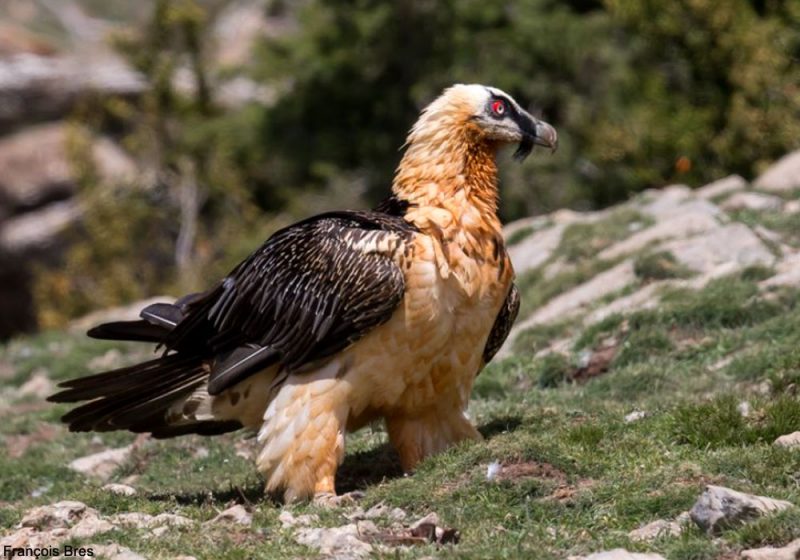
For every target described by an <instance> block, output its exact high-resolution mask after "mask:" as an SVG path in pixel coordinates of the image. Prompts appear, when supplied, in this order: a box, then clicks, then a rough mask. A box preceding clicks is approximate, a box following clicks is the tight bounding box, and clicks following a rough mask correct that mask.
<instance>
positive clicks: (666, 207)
mask: <svg viewBox="0 0 800 560" xmlns="http://www.w3.org/2000/svg"><path fill="white" fill-rule="evenodd" d="M691 197H692V189H690V188H689V187H687V186H686V185H670V186H668V187H664V188H663V189H650V190H647V191H645V192H644V200H645V202H644V203H643V204H642V205H641V206H640V209H641V210H642V212H644V213H645V214H649V215H650V216H652V217H654V218H665V217H667V216H673V215H675V213H676V210H677V208H678V207H679V206H681V205H683V203H684V202H686V201H687V200H688V199H690V198H691Z"/></svg>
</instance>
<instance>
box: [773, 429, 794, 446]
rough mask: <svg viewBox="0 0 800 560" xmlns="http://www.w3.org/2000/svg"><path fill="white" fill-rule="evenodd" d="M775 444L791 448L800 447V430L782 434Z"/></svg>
mask: <svg viewBox="0 0 800 560" xmlns="http://www.w3.org/2000/svg"><path fill="white" fill-rule="evenodd" d="M773 445H777V446H778V447H789V448H793V447H800V432H792V433H791V434H785V435H782V436H780V437H779V438H778V439H776V440H775V442H774V443H773Z"/></svg>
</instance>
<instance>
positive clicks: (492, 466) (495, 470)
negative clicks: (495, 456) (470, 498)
mask: <svg viewBox="0 0 800 560" xmlns="http://www.w3.org/2000/svg"><path fill="white" fill-rule="evenodd" d="M501 470H503V466H502V465H501V464H500V463H499V462H498V461H494V462H493V463H489V466H488V467H486V480H488V481H490V482H491V481H492V480H494V479H496V478H497V475H499V474H500V471H501Z"/></svg>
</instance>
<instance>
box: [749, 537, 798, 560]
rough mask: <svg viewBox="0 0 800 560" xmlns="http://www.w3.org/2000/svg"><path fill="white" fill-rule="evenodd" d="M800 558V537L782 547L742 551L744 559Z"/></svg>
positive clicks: (777, 559) (793, 559)
mask: <svg viewBox="0 0 800 560" xmlns="http://www.w3.org/2000/svg"><path fill="white" fill-rule="evenodd" d="M797 558H800V539H796V540H793V541H792V542H790V543H789V544H787V545H786V546H784V547H782V548H773V547H771V546H768V547H765V548H754V549H751V550H745V551H743V552H742V560H797Z"/></svg>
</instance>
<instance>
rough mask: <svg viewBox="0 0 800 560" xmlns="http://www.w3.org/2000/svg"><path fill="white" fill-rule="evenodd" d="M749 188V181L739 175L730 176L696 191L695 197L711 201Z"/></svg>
mask: <svg viewBox="0 0 800 560" xmlns="http://www.w3.org/2000/svg"><path fill="white" fill-rule="evenodd" d="M746 188H747V181H745V180H744V179H742V178H741V177H740V176H739V175H728V176H727V177H725V178H724V179H718V180H716V181H714V182H713V183H709V184H707V185H705V186H703V187H700V188H699V189H697V190H696V191H694V193H695V195H696V196H698V197H700V198H703V199H705V200H710V199H712V198H716V197H718V196H722V195H724V194H730V193H734V192H737V191H742V190H744V189H746Z"/></svg>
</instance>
